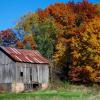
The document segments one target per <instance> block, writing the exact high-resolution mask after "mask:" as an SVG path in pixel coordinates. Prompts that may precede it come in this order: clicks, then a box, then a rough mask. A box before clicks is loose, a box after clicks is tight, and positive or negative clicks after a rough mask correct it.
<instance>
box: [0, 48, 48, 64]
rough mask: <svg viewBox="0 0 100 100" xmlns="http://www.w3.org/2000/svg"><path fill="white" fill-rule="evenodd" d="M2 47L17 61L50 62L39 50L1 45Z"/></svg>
mask: <svg viewBox="0 0 100 100" xmlns="http://www.w3.org/2000/svg"><path fill="white" fill-rule="evenodd" d="M0 48H1V49H2V50H3V51H4V52H6V53H7V54H8V55H9V56H10V57H11V58H12V59H13V60H14V61H16V62H27V63H39V64H48V60H47V59H45V58H44V57H43V56H42V55H41V54H40V53H39V51H37V50H26V49H16V48H11V47H3V46H0Z"/></svg>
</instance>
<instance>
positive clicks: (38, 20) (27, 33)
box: [0, 0, 100, 83]
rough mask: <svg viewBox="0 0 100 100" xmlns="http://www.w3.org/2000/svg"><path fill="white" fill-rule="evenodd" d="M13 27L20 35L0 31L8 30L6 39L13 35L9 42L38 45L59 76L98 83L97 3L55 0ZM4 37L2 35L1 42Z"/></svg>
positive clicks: (99, 18)
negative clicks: (55, 1) (58, 72)
mask: <svg viewBox="0 0 100 100" xmlns="http://www.w3.org/2000/svg"><path fill="white" fill-rule="evenodd" d="M14 30H16V31H17V33H20V34H21V35H19V36H16V34H14V33H16V32H14V31H13V34H14V36H15V37H14V36H13V35H11V36H10V35H9V32H8V33H7V32H5V31H2V32H1V33H3V35H4V33H5V34H6V33H7V34H6V35H7V37H6V39H8V40H9V39H10V38H11V39H10V41H11V40H12V38H13V40H12V41H13V42H14V45H12V46H15V47H18V48H27V49H38V50H39V51H40V52H41V53H42V54H43V55H44V56H45V57H47V58H48V59H50V61H52V62H53V64H54V66H55V67H56V70H59V71H60V74H59V75H60V77H61V78H63V79H66V80H70V81H71V82H77V83H100V5H99V4H95V5H94V4H91V3H89V2H88V1H87V0H84V1H83V2H81V3H74V2H69V3H66V4H65V3H56V4H54V5H50V6H48V7H47V8H46V9H44V10H42V9H39V10H38V11H37V12H36V13H29V14H27V15H25V16H23V17H22V18H21V19H20V21H19V22H18V23H17V25H16V26H15V29H14ZM22 30H23V31H22ZM20 31H21V32H20ZM1 33H0V34H1ZM22 33H23V34H22ZM20 36H22V38H19V37H20ZM3 40H4V39H3V38H2V37H1V39H0V41H1V43H2V44H3V43H4V41H3ZM11 43H12V42H11Z"/></svg>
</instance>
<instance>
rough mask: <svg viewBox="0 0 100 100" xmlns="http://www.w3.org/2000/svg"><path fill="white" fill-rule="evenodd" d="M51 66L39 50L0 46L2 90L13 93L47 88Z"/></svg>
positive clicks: (0, 80) (0, 84) (0, 81)
mask: <svg viewBox="0 0 100 100" xmlns="http://www.w3.org/2000/svg"><path fill="white" fill-rule="evenodd" d="M48 81H49V64H48V60H47V59H45V58H44V57H43V56H42V55H41V54H40V53H39V52H38V51H37V50H26V49H16V48H11V47H3V46H0V89H1V90H6V91H12V92H21V91H24V90H32V89H33V88H34V87H35V86H36V85H40V86H42V87H47V86H48Z"/></svg>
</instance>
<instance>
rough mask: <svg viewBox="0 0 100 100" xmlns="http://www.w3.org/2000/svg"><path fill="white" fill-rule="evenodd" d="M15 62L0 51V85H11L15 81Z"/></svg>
mask: <svg viewBox="0 0 100 100" xmlns="http://www.w3.org/2000/svg"><path fill="white" fill-rule="evenodd" d="M15 70H16V69H15V62H13V61H12V60H11V59H10V58H9V57H8V56H7V55H6V54H4V53H3V52H2V51H0V83H12V82H13V81H15Z"/></svg>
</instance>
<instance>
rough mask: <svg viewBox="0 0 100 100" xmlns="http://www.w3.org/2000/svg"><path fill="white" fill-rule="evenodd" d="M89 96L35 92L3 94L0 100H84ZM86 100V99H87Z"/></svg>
mask: <svg viewBox="0 0 100 100" xmlns="http://www.w3.org/2000/svg"><path fill="white" fill-rule="evenodd" d="M90 96H91V94H84V93H80V92H58V91H55V90H54V91H53V90H52V91H50V90H45V91H37V92H30V93H17V94H15V93H4V94H0V100H86V99H87V98H89V97H90ZM87 100H88V99H87Z"/></svg>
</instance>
